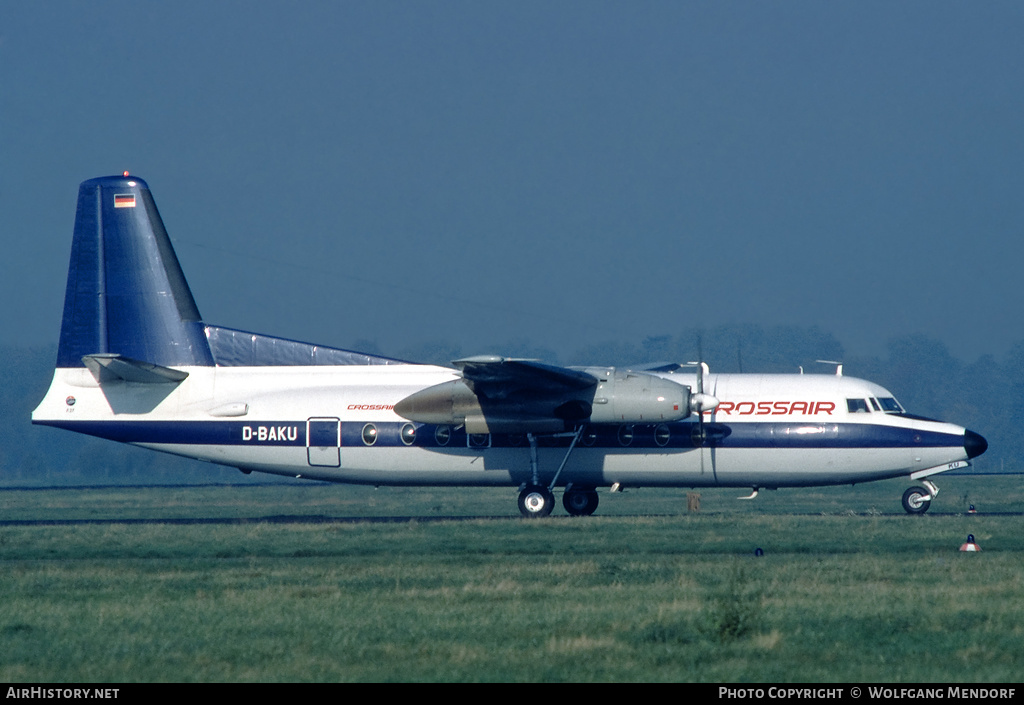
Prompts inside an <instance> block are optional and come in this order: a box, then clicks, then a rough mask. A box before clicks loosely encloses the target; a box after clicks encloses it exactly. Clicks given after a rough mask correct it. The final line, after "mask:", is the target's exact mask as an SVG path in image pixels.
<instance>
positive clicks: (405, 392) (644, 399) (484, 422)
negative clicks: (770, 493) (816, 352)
mask: <svg viewBox="0 0 1024 705" xmlns="http://www.w3.org/2000/svg"><path fill="white" fill-rule="evenodd" d="M453 365H454V366H453V367H444V366H437V365H424V364H412V363H408V362H404V361H401V360H397V359H392V358H387V357H382V356H379V355H370V354H366V353H360V352H356V351H351V350H344V349H339V348H332V347H325V346H320V345H313V344H309V343H303V342H299V341H294V340H288V339H283V338H275V337H271V336H267V335H261V334H256V333H251V332H247V331H241V330H236V329H232V328H226V327H221V326H215V325H211V324H208V323H206V322H204V321H203V319H202V317H201V316H200V314H199V310H198V308H197V306H196V303H195V300H194V299H193V297H192V293H191V291H190V290H189V287H188V284H187V283H186V281H185V276H184V274H183V273H182V270H181V266H180V264H179V262H178V258H177V256H176V255H175V252H174V248H173V247H172V246H171V241H170V238H169V237H168V234H167V231H166V230H165V228H164V224H163V220H162V219H161V217H160V214H159V212H158V211H157V207H156V203H155V201H154V200H153V196H152V194H151V192H150V189H149V186H148V185H147V184H146V182H145V181H143V180H142V179H140V178H138V177H136V176H133V175H129V173H128V172H125V173H124V174H123V175H120V176H107V177H100V178H95V179H90V180H88V181H84V182H83V183H82V184H81V185H80V187H79V193H78V206H77V212H76V217H75V229H74V235H73V240H72V246H71V262H70V266H69V271H68V281H67V290H66V295H65V300H64V313H63V321H62V324H61V332H60V343H59V347H58V353H57V362H56V367H55V370H54V374H53V379H52V382H51V384H50V387H49V390H48V391H47V393H46V395H45V397H44V398H43V400H42V401H41V402H40V404H39V406H38V407H37V408H36V409H35V411H34V412H33V413H32V422H33V423H34V424H42V425H45V426H53V427H57V428H62V429H67V430H70V431H77V432H80V433H85V434H88V435H91V436H98V437H100V438H106V439H110V440H113V441H119V442H123V443H129V444H133V445H136V446H142V447H145V448H151V449H154V450H158V451H164V452H167V453H172V454H175V455H180V456H185V457H188V458H195V459H199V460H204V461H209V462H211V463H215V464H219V465H224V466H230V467H234V468H238V469H239V470H241V471H242V472H243V473H251V472H261V473H271V474H275V475H287V476H293V477H296V478H309V479H314V480H327V481H331V482H343V483H359V484H368V485H377V486H388V485H395V486H450V487H468V486H495V487H499V486H508V487H514V488H518V490H519V496H518V506H519V510H520V512H521V513H522V515H523V516H525V517H532V518H535V517H545V516H548V515H550V514H551V512H552V510H553V508H554V505H555V495H554V493H555V491H556V490H558V489H561V491H562V504H563V506H564V508H565V510H566V511H567V512H568V513H569V514H570V515H574V516H582V515H590V514H593V513H594V511H595V510H596V509H597V505H598V490H599V489H600V490H602V491H608V490H611V491H613V492H614V491H621V490H623V489H628V488H639V487H665V488H670V487H675V488H701V487H735V488H747V489H749V490H750V495H749V497H746V498H753V497H755V496H757V494H758V492H759V491H760V490H762V489H777V488H780V487H812V486H823V485H841V484H856V483H861V482H870V481H874V480H882V479H888V478H898V477H907V478H909V480H910V481H913V482H919V483H920V485H915V486H912V487H910V488H909V489H907V491H906V492H905V493H904V495H903V498H902V503H903V507H904V509H905V510H906V511H907V512H908V513H910V514H921V513H924V512H925V511H927V510H928V508H929V506H930V504H931V501H932V500H933V499H934V497H935V496H936V494H937V493H938V491H939V490H938V487H937V486H936V485H935V483H934V482H933V480H932V478H933V476H935V475H938V474H941V473H943V472H948V471H951V470H959V469H962V468H965V467H968V466H969V465H970V460H971V459H973V458H975V457H977V456H979V455H981V454H982V453H984V452H985V450H986V449H987V447H988V443H987V442H986V440H985V439H984V438H983V437H982V436H981V435H979V434H977V433H975V432H973V431H970V430H967V429H966V428H964V427H962V426H956V425H954V424H951V423H944V422H940V421H935V420H930V419H926V418H922V417H919V416H915V415H912V414H909V413H907V412H906V411H905V410H904V408H903V407H902V406H901V405H900V404H899V402H897V401H896V398H895V396H894V395H893V394H892V393H890V392H889V391H888V390H886V389H884V388H883V387H881V386H879V385H877V384H874V383H872V382H868V381H865V380H861V379H856V378H854V377H849V376H844V375H843V374H842V366H841V365H837V367H836V373H835V374H713V373H711V371H710V370H709V368H708V366H707V365H706V364H705V363H704V362H703V361H696V362H695V363H692V364H691V363H688V364H675V363H673V364H665V365H652V366H647V367H636V368H620V367H600V366H594V367H559V366H554V365H549V364H546V363H543V362H540V361H536V360H526V359H516V358H506V357H501V356H496V355H480V356H474V357H467V358H464V359H460V360H455V361H454V362H453Z"/></svg>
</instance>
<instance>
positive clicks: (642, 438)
mask: <svg viewBox="0 0 1024 705" xmlns="http://www.w3.org/2000/svg"><path fill="white" fill-rule="evenodd" d="M36 423H40V424H42V425H46V426H55V427H57V428H63V429H67V430H70V431H77V432H79V433H85V434H88V435H91V436H98V437H100V438H107V439H110V440H113V441H120V442H122V443H160V444H191V445H239V446H251V445H267V446H305V445H306V420H305V419H303V420H301V421H259V422H242V421H120V420H112V421H70V420H63V419H62V420H58V421H40V422H36ZM366 425H367V424H366V422H361V421H359V422H349V421H345V422H342V423H341V445H342V446H346V447H363V446H365V445H366V444H365V443H364V438H373V439H374V442H373V447H403V446H406V445H410V444H409V443H407V442H406V441H409V440H412V443H411V445H414V446H419V447H426V448H440V447H449V448H460V447H461V448H465V447H466V446H467V445H469V446H470V447H475V448H480V447H490V448H515V447H526V446H527V441H526V436H525V435H524V434H507V433H499V434H493V435H492V436H491V437H490V438H488V437H486V436H479V437H478V436H474V437H473V438H467V436H466V433H465V431H464V430H462V429H453V428H448V427H438V426H433V425H423V424H412V423H409V422H373V424H372V425H373V426H374V429H375V431H376V432H375V433H373V434H364V432H363V431H364V427H365V426H366ZM409 426H411V427H412V428H414V429H415V433H414V434H410V433H409V432H408V429H406V432H405V433H404V434H403V428H406V427H409ZM439 428H440V430H441V432H438V431H439ZM622 429H623V427H622V426H613V425H601V426H597V425H595V426H591V427H590V428H589V429H588V432H589V433H588V434H586V435H585V436H584V438H583V439H582V440H581V442H580V446H581V447H583V448H586V447H595V448H604V449H607V450H615V449H622V448H645V449H655V450H660V449H666V450H671V449H675V450H685V449H688V448H693V447H695V444H694V441H693V434H694V431H695V430H696V424H695V423H690V422H676V423H669V424H643V425H641V424H635V425H632V426H631V429H632V433H621V431H622ZM704 429H705V433H706V437H707V442H706V446H707V447H714V448H765V449H768V448H957V447H962V446H963V445H964V437H963V435H962V434H954V433H940V432H936V431H920V430H914V429H907V428H897V427H893V426H879V425H875V424H813V423H812V424H800V423H730V424H722V423H708V424H705V425H704ZM445 431H447V433H446V432H445ZM319 435H325V434H323V433H321V434H319ZM326 435H330V434H326ZM626 440H628V444H624V441H626ZM318 442H319V441H318ZM569 442H570V440H569V439H568V438H551V437H545V436H540V437H538V443H539V444H540V445H541V446H542V447H545V446H546V447H566V446H568V445H569Z"/></svg>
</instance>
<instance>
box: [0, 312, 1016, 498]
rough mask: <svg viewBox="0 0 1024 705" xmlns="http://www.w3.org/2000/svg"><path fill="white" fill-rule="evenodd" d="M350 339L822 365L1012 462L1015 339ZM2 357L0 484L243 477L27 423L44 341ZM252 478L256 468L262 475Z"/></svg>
mask: <svg viewBox="0 0 1024 705" xmlns="http://www.w3.org/2000/svg"><path fill="white" fill-rule="evenodd" d="M353 347H358V348H359V349H362V350H365V351H366V352H371V353H379V354H385V355H389V356H393V357H397V358H400V359H405V360H412V361H416V362H428V363H435V364H443V365H444V364H449V363H450V362H451V360H453V359H457V358H459V357H461V356H464V355H472V354H478V353H481V352H494V353H497V354H502V355H507V356H510V357H527V358H535V359H541V360H543V361H545V362H550V363H552V364H561V365H617V366H629V365H638V364H647V363H651V362H689V361H694V360H698V359H701V360H703V361H705V362H707V363H708V365H710V367H711V369H712V370H714V371H717V372H740V371H742V372H798V371H799V368H800V367H802V368H803V370H804V371H805V372H807V373H812V372H818V373H822V372H824V373H829V374H831V373H833V372H834V366H832V365H823V364H820V363H817V362H815V361H816V360H835V361H840V362H842V363H843V366H844V374H846V375H849V376H853V377H862V378H864V379H869V380H871V381H873V382H877V383H878V384H881V385H882V386H884V387H886V388H887V389H889V390H890V391H892V392H893V393H894V394H895V395H896V397H897V398H898V399H899V400H900V403H902V404H903V406H904V407H905V408H906V409H907V410H908V411H910V412H912V413H915V414H919V415H922V416H929V417H933V418H937V419H942V420H945V421H950V422H953V423H957V424H960V425H963V426H966V427H968V428H970V429H971V430H974V431H977V432H978V433H981V434H982V435H983V436H985V437H986V438H987V439H988V441H989V450H988V452H987V453H986V454H985V455H984V456H982V457H981V458H978V459H977V460H976V461H975V468H976V470H978V471H983V472H999V471H1006V472H1020V471H1022V470H1024V463H1022V462H1021V460H1022V458H1024V439H1022V437H1021V433H1020V430H1021V427H1022V422H1024V341H1020V342H1019V343H1017V344H1016V345H1015V346H1014V347H1013V348H1012V349H1011V350H1010V352H1009V354H1008V355H1006V357H1005V358H1004V359H1001V360H999V359H996V358H995V357H994V356H992V355H983V356H982V357H979V358H978V359H977V360H975V361H973V362H967V361H963V360H959V359H957V358H955V357H953V356H952V355H951V354H950V352H949V350H948V349H947V348H946V346H945V345H944V344H943V343H941V342H939V341H937V340H934V339H931V338H928V337H926V336H921V335H908V336H904V337H899V338H894V339H892V340H891V341H889V343H888V346H887V350H886V354H885V355H884V356H853V357H847V356H846V355H845V354H844V350H843V346H842V344H841V343H840V342H839V340H838V339H836V338H835V336H833V335H832V334H831V333H829V332H827V331H824V330H822V329H820V328H817V327H799V326H776V327H768V328H762V327H759V326H751V325H747V326H721V327H716V328H708V329H692V330H686V331H682V332H680V333H679V334H678V335H659V336H649V337H646V338H644V339H643V340H638V341H610V342H607V343H604V344H598V345H589V346H587V347H584V348H582V349H580V350H577V351H575V352H573V353H571V354H569V355H562V356H559V355H558V354H556V353H555V352H554V351H553V350H551V349H549V348H544V347H538V346H535V345H533V344H532V343H530V342H527V341H513V342H508V343H504V344H501V345H498V346H491V347H490V348H489V349H486V350H479V349H478V350H472V351H463V350H462V349H460V347H459V346H458V345H452V344H451V343H448V342H444V341H439V342H432V343H423V344H420V345H417V346H414V347H409V348H407V349H404V350H400V351H382V350H377V349H376V346H375V345H374V344H373V343H372V342H371V341H365V340H364V341H356V343H355V344H354V345H353ZM3 353H4V360H5V361H6V363H7V374H6V375H5V381H4V384H3V385H2V386H0V415H2V416H3V423H0V484H7V485H11V484H79V483H80V484H96V483H106V482H109V483H119V482H157V483H162V482H180V481H184V482H236V481H238V482H244V481H251V480H252V479H254V478H253V476H244V475H242V474H241V473H239V472H238V471H236V470H232V469H230V468H221V467H219V466H215V465H210V464H208V463H200V462H196V461H189V460H185V459H181V458H176V457H174V456H169V455H162V454H159V453H153V452H151V451H145V450H142V449H136V448H129V447H126V446H123V445H120V444H116V443H113V442H109V441H103V440H99V439H92V438H87V437H84V436H79V435H77V434H72V433H67V432H62V431H59V430H56V429H50V428H42V427H38V426H32V425H31V423H30V421H29V417H30V414H31V411H32V409H33V408H34V407H35V406H36V405H37V404H38V403H39V400H40V399H42V397H43V394H44V393H45V391H46V389H47V387H48V386H49V383H50V378H51V377H52V374H53V363H54V360H55V359H56V347H55V346H43V347H11V346H8V347H4V348H3ZM255 479H258V480H267V479H269V476H260V477H257V478H255Z"/></svg>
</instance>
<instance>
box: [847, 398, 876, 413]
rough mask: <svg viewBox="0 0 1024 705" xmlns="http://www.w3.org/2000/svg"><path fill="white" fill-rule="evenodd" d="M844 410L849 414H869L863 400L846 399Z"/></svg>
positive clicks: (866, 404)
mask: <svg viewBox="0 0 1024 705" xmlns="http://www.w3.org/2000/svg"><path fill="white" fill-rule="evenodd" d="M846 410H847V411H849V412H850V413H851V414H869V413H871V412H870V410H869V409H868V403H867V402H866V401H864V400H863V399H847V400H846Z"/></svg>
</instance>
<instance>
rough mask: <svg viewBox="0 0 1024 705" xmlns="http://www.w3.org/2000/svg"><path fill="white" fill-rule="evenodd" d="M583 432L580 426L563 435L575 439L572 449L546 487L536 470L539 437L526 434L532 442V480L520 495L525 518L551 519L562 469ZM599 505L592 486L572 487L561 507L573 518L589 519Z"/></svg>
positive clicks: (566, 490) (563, 498)
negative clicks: (583, 517)
mask: <svg viewBox="0 0 1024 705" xmlns="http://www.w3.org/2000/svg"><path fill="white" fill-rule="evenodd" d="M583 429H584V427H583V426H580V427H579V428H578V429H576V430H575V431H573V432H572V433H567V434H564V435H565V436H571V437H572V443H570V444H569V450H567V451H566V453H565V457H564V458H562V463H561V465H559V466H558V471H557V472H556V473H555V476H554V477H553V478H551V482H550V483H549V484H548V485H547V486H544V485H542V484H541V483H540V477H539V472H538V468H537V438H536V437H535V436H534V435H533V434H532V433H528V434H526V438H527V440H528V441H529V442H530V470H531V480H530V482H529V483H528V484H527V485H525V486H524V487H523V489H522V490H521V491H520V492H519V511H520V513H522V515H523V516H524V517H527V518H528V519H539V518H541V517H546V516H550V514H551V510H552V509H554V508H555V495H554V493H553V491H552V490H553V489H554V487H555V483H556V482H557V481H558V476H559V475H561V474H562V468H564V467H565V463H566V461H568V460H569V455H570V454H571V453H572V451H573V449H574V448H575V447H576V443H577V442H578V441H579V440H580V437H581V436H582V435H583ZM597 502H598V497H597V491H596V490H595V489H594V488H593V487H586V488H583V487H573V486H572V484H570V485H569V486H567V487H566V488H565V493H564V494H563V495H562V506H563V507H565V511H567V512H569V514H571V515H573V516H590V515H591V514H593V513H594V510H596V509H597Z"/></svg>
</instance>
